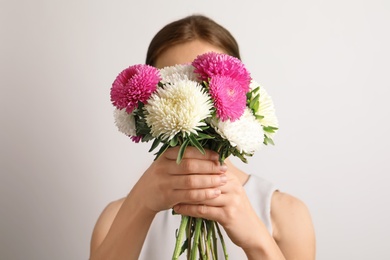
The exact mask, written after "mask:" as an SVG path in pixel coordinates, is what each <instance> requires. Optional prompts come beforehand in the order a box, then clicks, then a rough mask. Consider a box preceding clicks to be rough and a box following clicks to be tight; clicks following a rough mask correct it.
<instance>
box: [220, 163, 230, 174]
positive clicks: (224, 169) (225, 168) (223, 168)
mask: <svg viewBox="0 0 390 260" xmlns="http://www.w3.org/2000/svg"><path fill="white" fill-rule="evenodd" d="M219 169H220V170H221V171H222V172H226V171H227V169H228V167H227V166H226V164H224V165H221V166H220V167H219Z"/></svg>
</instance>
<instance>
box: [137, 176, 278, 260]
mask: <svg viewBox="0 0 390 260" xmlns="http://www.w3.org/2000/svg"><path fill="white" fill-rule="evenodd" d="M244 189H245V191H246V194H247V196H248V198H249V200H250V202H251V204H252V207H253V209H254V210H255V212H256V213H257V215H258V217H259V218H260V219H261V220H262V221H263V223H264V225H265V226H266V227H267V229H268V231H269V233H270V234H272V223H271V197H272V194H273V193H274V191H275V190H276V188H275V186H274V185H273V184H272V183H270V182H268V181H267V180H264V179H262V178H260V177H258V176H256V175H250V176H249V179H248V181H247V182H246V183H245V184H244ZM180 220H181V216H180V215H172V210H166V211H162V212H159V213H158V214H157V215H156V217H155V218H154V220H153V222H152V225H151V226H150V229H149V232H148V234H147V236H146V239H145V242H144V245H143V248H142V251H141V254H140V257H139V259H141V260H155V259H156V260H157V259H158V260H169V259H172V254H173V250H174V247H175V242H176V237H175V234H176V229H178V228H179V225H180ZM220 227H221V226H220ZM221 232H222V233H223V238H224V240H225V244H226V248H227V253H228V255H229V259H231V260H241V259H246V258H247V257H246V255H245V254H244V251H243V250H242V249H241V248H240V247H238V246H236V245H235V244H234V243H233V242H232V241H231V240H230V239H229V237H228V236H227V234H226V233H225V231H224V230H223V228H222V227H221ZM217 244H218V245H219V247H220V248H219V249H218V258H219V259H224V256H223V255H224V254H223V251H222V248H221V246H220V243H217ZM180 259H186V252H184V253H183V254H182V255H181V257H180Z"/></svg>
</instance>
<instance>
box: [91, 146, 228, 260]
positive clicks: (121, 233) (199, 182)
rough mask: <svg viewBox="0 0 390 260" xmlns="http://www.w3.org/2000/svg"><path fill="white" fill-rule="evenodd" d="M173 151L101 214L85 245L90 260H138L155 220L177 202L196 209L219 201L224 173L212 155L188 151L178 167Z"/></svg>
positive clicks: (151, 167)
mask: <svg viewBox="0 0 390 260" xmlns="http://www.w3.org/2000/svg"><path fill="white" fill-rule="evenodd" d="M177 153H178V148H171V149H168V150H167V151H166V152H165V153H164V154H163V155H161V157H160V158H159V159H158V160H156V161H154V162H153V163H152V164H151V166H150V167H149V168H148V169H147V170H146V171H145V173H144V174H143V175H142V177H141V178H140V179H139V180H138V182H137V184H136V185H135V186H134V187H133V189H132V190H131V191H130V193H129V195H128V196H127V197H126V198H125V199H122V200H119V201H116V202H113V203H111V204H110V205H108V206H107V207H106V209H105V210H104V211H103V213H102V214H101V216H100V218H99V220H98V221H97V223H96V226H95V228H94V231H93V234H92V239H91V253H90V259H91V260H100V259H104V260H110V259H138V257H139V254H140V252H141V249H142V246H143V244H144V241H145V237H146V234H147V233H148V230H149V228H150V225H151V223H152V221H153V219H154V217H155V215H156V214H157V213H158V212H159V211H162V210H166V209H169V208H172V207H173V206H174V205H176V204H178V203H179V202H187V203H196V202H199V201H203V200H205V199H212V198H216V197H218V196H219V195H220V193H221V191H220V187H221V186H223V185H224V184H225V180H224V178H223V176H224V172H225V171H226V167H222V166H221V165H220V164H219V162H218V154H216V153H214V152H211V151H207V152H206V154H205V155H202V154H201V153H200V152H199V151H198V150H197V149H196V148H193V147H188V148H187V150H186V153H185V154H184V157H183V160H182V162H181V163H180V164H179V165H178V164H177V163H176V157H177Z"/></svg>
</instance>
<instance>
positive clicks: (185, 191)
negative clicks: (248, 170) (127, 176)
mask: <svg viewBox="0 0 390 260" xmlns="http://www.w3.org/2000/svg"><path fill="white" fill-rule="evenodd" d="M178 151H179V147H175V148H170V149H168V150H167V151H165V152H164V153H163V154H162V155H161V156H160V157H159V158H158V159H157V160H156V161H154V162H153V163H152V164H151V166H150V167H149V168H148V169H147V170H146V172H145V173H144V174H143V176H142V177H141V178H140V180H139V181H138V182H137V184H136V185H135V187H134V188H133V190H132V191H131V195H132V196H137V197H138V198H139V201H140V202H142V203H144V206H145V207H146V208H147V209H149V210H150V211H151V212H152V213H157V212H159V211H162V210H166V209H169V208H172V207H173V206H174V205H176V204H178V203H191V204H196V203H199V202H201V201H205V200H210V199H214V198H217V197H218V196H219V195H220V194H221V188H222V186H223V185H224V184H225V183H226V181H227V177H226V175H225V174H224V172H225V171H226V169H227V167H226V166H225V165H223V166H221V165H220V163H219V161H218V154H217V153H215V152H212V151H210V150H207V151H206V154H205V155H203V154H201V153H200V152H199V151H198V150H197V149H196V148H194V147H187V149H186V151H185V153H184V157H183V159H182V161H181V163H180V164H177V163H176V158H177V154H178Z"/></svg>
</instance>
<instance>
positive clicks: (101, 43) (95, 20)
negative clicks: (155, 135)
mask: <svg viewBox="0 0 390 260" xmlns="http://www.w3.org/2000/svg"><path fill="white" fill-rule="evenodd" d="M389 3H390V2H389V1H386V0H383V1H380V0H371V1H368V0H367V1H352V0H350V1H349V0H341V1H340V0H328V1H313V0H306V1H305V0H296V1H227V0H218V1H217V0H209V1H205V0H200V1H184V0H175V1H172V0H165V1H157V0H156V1H145V0H143V1H140V0H139V1H133V0H127V1H87V0H78V1H75V0H72V1H65V0H62V1H60V0H35V1H11V0H8V1H4V0H2V1H1V2H0V37H1V41H0V46H1V50H0V66H1V67H0V84H1V85H0V86H1V92H0V122H1V131H0V153H1V156H0V172H1V175H0V259H1V260H8V259H29V260H46V259H47V260H52V259H56V260H61V259H63V260H69V259H87V258H88V255H89V241H90V236H91V232H92V229H93V226H94V224H95V221H96V219H97V217H98V216H99V214H100V212H101V211H102V209H103V208H104V207H105V205H106V204H107V203H108V202H110V201H112V200H114V199H117V198H120V197H122V196H125V195H126V194H127V192H128V191H129V190H130V188H131V187H132V185H133V184H134V182H135V181H136V180H137V179H138V178H139V176H140V175H141V174H142V172H143V171H144V170H145V169H146V167H147V166H148V164H149V163H150V161H151V160H152V158H153V156H152V155H151V154H148V153H147V150H148V148H149V145H150V144H146V145H143V144H140V145H136V144H134V143H132V142H131V141H130V140H128V139H127V138H126V137H125V136H124V135H122V134H120V133H119V132H118V131H117V129H116V128H115V126H114V123H113V116H112V111H113V108H112V105H111V104H110V100H109V99H110V98H109V90H110V87H111V83H112V81H113V80H114V78H115V77H116V75H117V74H118V73H119V72H120V71H121V70H122V69H124V68H125V67H127V66H129V65H132V64H135V63H143V62H144V57H145V53H146V48H147V45H148V43H149V41H150V40H151V38H152V36H153V35H154V34H155V33H156V32H157V30H158V29H160V28H161V26H163V25H165V24H166V23H167V22H170V21H172V20H174V19H177V18H181V17H183V16H185V15H188V14H192V13H197V12H199V13H202V14H206V15H209V16H210V17H212V18H214V19H215V20H216V21H217V22H219V23H221V24H222V25H224V26H225V27H227V28H228V29H229V30H230V31H231V32H232V33H233V35H234V36H235V37H236V38H237V40H238V41H239V43H240V46H241V50H242V56H243V60H244V62H245V63H246V64H247V66H248V68H249V70H250V71H251V72H252V75H253V77H254V78H255V79H256V80H257V81H259V82H260V83H262V84H263V85H264V86H265V87H266V88H267V90H268V92H269V93H270V94H271V95H272V97H273V99H274V102H275V106H276V109H277V115H278V117H279V120H280V129H281V130H280V132H279V134H278V135H277V137H276V140H275V141H276V146H275V147H266V149H263V150H262V151H260V152H258V153H257V154H256V156H255V157H254V158H252V159H251V160H250V163H249V164H248V165H243V166H242V167H243V168H244V169H245V170H247V172H249V173H252V174H257V175H260V176H263V177H265V178H267V179H269V180H271V181H273V182H275V183H276V184H277V185H278V186H279V187H280V189H281V190H282V191H285V192H288V193H291V194H293V195H295V196H297V197H299V198H301V199H302V200H303V201H305V202H306V204H307V205H308V207H309V208H310V211H311V214H312V217H313V221H314V224H315V228H316V233H317V242H318V254H317V255H318V257H317V259H319V260H328V259H332V260H333V259H340V260H345V259H354V260H356V259H376V260H378V259H390V251H389V242H390V235H389V232H390V225H389V219H390V213H389V204H390V203H389V202H390V201H389V197H390V191H389V181H390V178H389V173H390V166H389V159H390V158H389V145H390V138H389V132H390V126H389V125H390V124H389V122H388V120H389V111H390V109H389V108H390V107H389V104H388V99H389V94H390V91H389V87H390V84H389V82H390V81H389V68H390V66H389V59H390V52H389V46H390V40H389V30H390V29H389V28H390V27H389V25H390V23H389V17H390V4H389Z"/></svg>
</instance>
